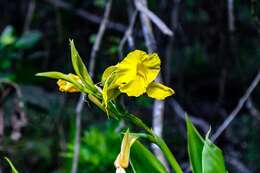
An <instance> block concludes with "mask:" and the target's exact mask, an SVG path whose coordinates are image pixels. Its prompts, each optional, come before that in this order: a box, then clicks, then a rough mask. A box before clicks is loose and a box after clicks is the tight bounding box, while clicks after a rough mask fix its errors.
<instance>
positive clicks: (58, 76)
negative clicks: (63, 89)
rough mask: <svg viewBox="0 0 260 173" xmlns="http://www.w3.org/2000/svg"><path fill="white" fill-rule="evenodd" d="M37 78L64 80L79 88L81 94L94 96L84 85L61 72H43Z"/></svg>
mask: <svg viewBox="0 0 260 173" xmlns="http://www.w3.org/2000/svg"><path fill="white" fill-rule="evenodd" d="M36 76H41V77H48V78H52V79H63V80H65V81H68V82H70V83H72V84H73V85H75V87H77V88H78V89H79V90H80V91H81V92H87V93H88V94H93V93H92V91H91V90H89V89H88V88H84V87H83V86H82V84H81V83H79V82H78V81H77V80H74V79H73V78H69V77H68V75H66V74H64V73H61V72H56V71H50V72H42V73H37V74H36Z"/></svg>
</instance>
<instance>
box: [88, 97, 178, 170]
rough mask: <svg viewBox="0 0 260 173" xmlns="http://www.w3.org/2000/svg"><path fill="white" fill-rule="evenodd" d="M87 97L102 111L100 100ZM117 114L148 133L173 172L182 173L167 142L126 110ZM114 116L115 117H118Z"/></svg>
mask: <svg viewBox="0 0 260 173" xmlns="http://www.w3.org/2000/svg"><path fill="white" fill-rule="evenodd" d="M89 99H90V100H91V101H92V102H93V103H94V104H96V105H97V106H98V107H99V108H101V109H102V110H103V111H104V112H106V111H105V109H104V107H103V106H102V104H101V103H100V101H99V100H98V99H97V98H96V97H94V96H92V95H89ZM117 114H119V115H118V116H120V117H121V118H123V119H126V120H128V121H130V122H132V123H133V124H135V125H136V126H138V127H140V128H143V129H144V130H145V131H146V133H147V134H149V135H148V139H149V140H150V141H151V142H153V143H155V144H156V145H158V146H159V147H160V149H161V150H162V152H163V153H164V155H165V156H166V158H167V160H168V161H169V163H170V165H171V167H172V169H173V170H174V172H175V173H183V171H182V169H181V167H180V165H179V163H178V162H177V160H176V158H175V157H174V155H173V154H172V152H171V151H170V149H169V148H168V146H167V144H166V143H165V142H164V140H163V139H162V138H161V137H159V136H157V135H156V134H155V133H154V132H153V131H152V129H150V128H149V127H148V126H147V125H146V124H145V123H144V122H143V121H142V120H141V119H140V118H138V117H137V116H135V115H133V114H130V113H128V112H121V111H117ZM118 116H115V117H118Z"/></svg>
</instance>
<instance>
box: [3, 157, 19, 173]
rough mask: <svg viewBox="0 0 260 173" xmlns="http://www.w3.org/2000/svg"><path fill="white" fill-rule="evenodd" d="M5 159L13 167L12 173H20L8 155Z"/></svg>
mask: <svg viewBox="0 0 260 173" xmlns="http://www.w3.org/2000/svg"><path fill="white" fill-rule="evenodd" d="M5 160H6V161H7V162H8V164H9V165H10V167H11V168H12V173H18V171H17V170H16V169H15V167H14V165H13V163H12V162H11V160H9V159H8V158H7V157H5Z"/></svg>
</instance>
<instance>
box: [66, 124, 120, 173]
mask: <svg viewBox="0 0 260 173" xmlns="http://www.w3.org/2000/svg"><path fill="white" fill-rule="evenodd" d="M72 127H73V128H71V134H72V135H71V138H70V139H69V143H68V151H67V152H65V153H62V156H63V157H65V158H67V159H66V162H67V163H68V164H67V165H66V167H65V169H64V172H70V170H71V167H70V166H68V165H71V163H72V158H73V153H74V152H73V151H74V132H75V126H72ZM116 127H117V126H115V124H114V125H113V124H112V123H107V124H104V123H102V124H100V125H99V127H90V128H88V129H86V130H85V131H84V134H83V135H82V137H81V143H80V154H79V170H78V172H79V173H84V172H88V173H92V172H93V173H94V172H100V173H103V172H104V173H105V172H108V173H110V172H111V173H112V172H114V171H115V169H114V167H113V164H114V161H115V158H116V157H117V154H118V153H119V151H120V143H121V136H120V133H117V132H116ZM111 165H112V166H111Z"/></svg>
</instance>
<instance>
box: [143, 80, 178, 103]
mask: <svg viewBox="0 0 260 173" xmlns="http://www.w3.org/2000/svg"><path fill="white" fill-rule="evenodd" d="M146 92H147V95H148V96H149V97H152V98H154V99H158V100H164V99H165V98H166V97H168V96H171V95H173V94H174V90H173V89H171V88H169V87H167V86H165V85H163V84H161V83H157V82H152V83H151V84H150V85H149V86H148V88H147V91H146Z"/></svg>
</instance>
